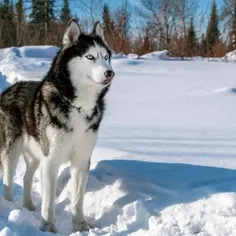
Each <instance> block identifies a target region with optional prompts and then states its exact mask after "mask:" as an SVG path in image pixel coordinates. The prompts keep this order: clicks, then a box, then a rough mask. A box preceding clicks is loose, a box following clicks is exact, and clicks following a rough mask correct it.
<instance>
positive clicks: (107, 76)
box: [104, 70, 115, 79]
mask: <svg viewBox="0 0 236 236" xmlns="http://www.w3.org/2000/svg"><path fill="white" fill-rule="evenodd" d="M104 75H105V77H106V78H107V79H112V78H113V77H114V76H115V73H114V71H112V70H107V71H106V72H105V73H104Z"/></svg>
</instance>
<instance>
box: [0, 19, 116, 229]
mask: <svg viewBox="0 0 236 236" xmlns="http://www.w3.org/2000/svg"><path fill="white" fill-rule="evenodd" d="M110 61H111V51H110V49H109V48H108V46H107V43H106V42H105V39H104V34H103V29H102V26H101V25H100V23H99V22H97V23H96V24H95V25H94V28H93V31H92V33H90V34H84V33H82V32H81V29H80V27H79V25H78V24H77V22H76V21H75V20H74V19H72V20H71V21H70V22H69V24H68V27H67V29H66V31H65V34H64V37H63V46H62V48H61V49H60V50H59V52H58V54H57V56H56V57H55V58H54V60H53V62H52V65H51V68H50V69H49V71H48V73H47V75H46V76H45V77H44V79H43V80H42V81H41V82H35V81H28V82H19V83H16V84H15V85H13V86H11V87H10V88H8V89H7V90H6V91H4V92H3V93H2V95H1V97H0V157H1V161H2V166H3V173H4V174H3V184H4V197H5V199H6V200H8V201H13V194H12V185H13V177H14V173H15V169H16V166H17V162H18V159H19V156H20V155H21V154H23V156H24V158H25V162H26V173H25V177H24V200H23V204H24V207H26V208H28V209H29V210H35V207H34V204H33V201H32V197H31V189H32V179H33V176H34V173H35V171H36V169H37V168H38V166H39V163H41V183H42V185H41V186H42V188H41V189H42V192H41V195H42V209H41V213H42V222H41V226H40V229H41V230H42V231H50V232H54V233H56V232H58V231H57V228H56V219H55V194H56V183H57V175H58V169H59V167H60V165H61V164H62V163H64V162H68V161H70V162H71V213H72V219H73V227H74V230H75V231H83V230H89V229H90V228H91V226H90V225H89V224H88V223H87V222H86V221H85V218H84V212H83V199H84V192H85V187H86V183H87V178H88V172H89V166H90V157H91V154H92V151H93V148H94V145H95V142H96V138H97V134H98V128H99V125H100V122H101V120H102V117H103V113H104V108H105V107H104V106H105V104H104V96H105V95H106V93H107V91H108V89H109V87H110V84H111V82H112V79H113V77H114V75H115V74H114V72H113V70H112V67H111V65H110Z"/></svg>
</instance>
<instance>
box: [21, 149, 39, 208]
mask: <svg viewBox="0 0 236 236" xmlns="http://www.w3.org/2000/svg"><path fill="white" fill-rule="evenodd" d="M24 159H25V163H26V171H25V176H24V202H23V206H24V207H25V208H27V209H28V210H30V211H35V209H36V208H35V206H34V204H33V201H32V195H31V192H32V183H33V178H34V174H35V171H36V170H37V168H38V166H39V160H38V159H36V158H34V157H32V156H31V155H30V153H28V152H24Z"/></svg>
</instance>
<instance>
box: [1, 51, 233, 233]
mask: <svg viewBox="0 0 236 236" xmlns="http://www.w3.org/2000/svg"><path fill="white" fill-rule="evenodd" d="M56 51H57V49H56V48H54V47H23V48H11V49H3V50H0V87H1V90H2V89H4V88H5V87H7V86H9V84H12V83H14V82H16V81H19V80H28V79H37V80H38V79H40V78H42V76H43V75H44V74H45V73H46V71H47V69H48V67H49V66H50V62H51V59H52V56H54V55H55V53H56ZM162 59H164V60H162ZM167 59H168V58H167V56H166V55H165V52H161V53H160V56H159V55H158V53H157V52H155V53H153V54H149V55H145V56H144V57H142V59H140V60H137V59H135V57H133V56H132V55H130V56H128V57H124V56H122V55H116V56H114V60H113V67H114V70H115V72H116V78H115V80H114V83H113V85H112V88H111V90H110V92H109V94H108V97H107V101H108V107H107V112H106V116H105V119H104V120H103V123H102V126H101V129H100V135H99V139H98V142H97V145H96V148H95V150H94V153H93V156H92V165H91V172H90V176H89V181H88V186H87V193H86V195H85V203H84V210H85V214H86V216H87V219H88V221H89V222H91V223H93V224H94V225H95V228H94V229H93V230H90V232H84V233H79V232H77V233H72V225H71V216H70V213H69V195H70V191H69V185H68V184H69V181H70V180H69V179H70V174H69V168H68V166H63V167H62V168H61V170H60V173H59V180H58V189H57V206H56V215H57V226H58V228H59V231H60V234H61V235H71V236H78V235H91V236H95V235H106V236H111V235H115V236H116V235H117V236H126V235H132V236H138V235H140V236H141V235H142V236H191V235H198V236H235V235H236V116H235V107H236V89H234V85H235V84H236V73H235V71H236V64H235V63H223V62H207V61H204V60H189V61H181V60H167ZM24 170H25V165H24V162H23V160H21V161H20V162H19V165H18V169H17V174H16V177H15V185H14V196H15V203H9V202H7V201H5V200H4V199H3V197H2V191H3V190H2V177H1V179H0V236H32V235H33V236H44V235H45V236H46V235H48V236H49V235H52V234H50V233H43V232H41V231H39V230H38V226H39V224H40V202H41V198H40V183H39V173H38V172H37V174H36V176H35V179H34V187H33V189H34V193H33V195H34V200H35V203H36V205H37V211H36V212H34V213H32V212H29V211H28V210H26V209H24V208H22V205H21V202H22V181H23V175H24ZM0 173H1V172H0ZM0 176H1V174H0Z"/></svg>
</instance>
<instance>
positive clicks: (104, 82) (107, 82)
mask: <svg viewBox="0 0 236 236" xmlns="http://www.w3.org/2000/svg"><path fill="white" fill-rule="evenodd" d="M111 82H112V79H107V78H106V79H105V80H104V81H103V82H102V84H103V85H105V86H108V85H110V84H111Z"/></svg>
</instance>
